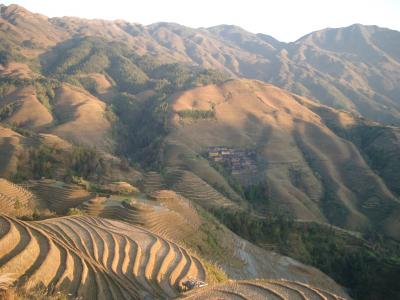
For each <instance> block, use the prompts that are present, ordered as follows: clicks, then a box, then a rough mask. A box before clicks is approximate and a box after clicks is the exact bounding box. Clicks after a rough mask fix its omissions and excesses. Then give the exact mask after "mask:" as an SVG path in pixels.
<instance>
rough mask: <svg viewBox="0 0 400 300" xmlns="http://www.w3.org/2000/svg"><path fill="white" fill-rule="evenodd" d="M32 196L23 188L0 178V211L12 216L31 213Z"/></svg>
mask: <svg viewBox="0 0 400 300" xmlns="http://www.w3.org/2000/svg"><path fill="white" fill-rule="evenodd" d="M34 203H35V197H34V195H33V194H32V193H31V192H29V191H28V190H26V189H24V188H23V187H21V186H19V185H17V184H15V183H12V182H10V181H8V180H6V179H3V178H0V211H1V212H2V213H6V214H9V215H12V216H23V215H27V214H31V213H32V207H33V206H34Z"/></svg>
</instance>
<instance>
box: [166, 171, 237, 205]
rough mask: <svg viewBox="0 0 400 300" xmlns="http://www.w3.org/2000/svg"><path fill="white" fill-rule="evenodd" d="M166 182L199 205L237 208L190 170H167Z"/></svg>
mask: <svg viewBox="0 0 400 300" xmlns="http://www.w3.org/2000/svg"><path fill="white" fill-rule="evenodd" d="M167 183H168V185H169V186H170V188H171V189H172V190H174V191H176V192H177V193H179V194H180V195H182V196H184V197H186V198H188V199H190V200H192V201H194V202H196V203H198V204H200V205H204V206H206V207H230V208H238V205H236V204H235V203H234V202H232V201H231V200H229V199H228V198H226V197H225V196H224V195H222V194H221V193H219V192H218V191H217V190H215V189H214V188H213V187H212V186H210V185H209V184H208V183H207V182H205V181H204V180H203V179H201V178H200V177H198V176H196V175H195V174H193V173H192V172H189V171H184V170H179V169H176V170H172V171H169V172H168V174H167Z"/></svg>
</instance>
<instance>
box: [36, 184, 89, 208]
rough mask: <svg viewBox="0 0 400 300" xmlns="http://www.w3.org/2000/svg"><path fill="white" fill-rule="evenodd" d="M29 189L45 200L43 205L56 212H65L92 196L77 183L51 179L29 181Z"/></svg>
mask: <svg viewBox="0 0 400 300" xmlns="http://www.w3.org/2000/svg"><path fill="white" fill-rule="evenodd" d="M29 189H30V190H32V191H33V192H34V193H35V194H36V195H37V196H38V197H39V198H40V199H41V200H43V201H44V202H45V203H44V205H45V207H47V208H49V209H50V210H52V211H55V212H56V213H58V214H65V213H66V212H67V211H68V209H70V208H72V207H76V206H79V205H80V204H82V203H83V202H84V201H86V200H88V199H90V198H92V197H93V195H92V194H91V193H89V192H88V191H86V190H85V189H84V188H82V187H80V186H78V185H75V184H66V183H63V182H60V181H55V180H51V179H43V180H39V181H31V182H30V184H29Z"/></svg>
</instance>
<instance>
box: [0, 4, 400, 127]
mask: <svg viewBox="0 0 400 300" xmlns="http://www.w3.org/2000/svg"><path fill="white" fill-rule="evenodd" d="M1 22H2V24H4V25H3V27H2V34H1V37H0V38H1V39H2V41H3V48H4V47H8V48H5V51H3V53H4V59H5V60H9V59H11V58H17V59H21V58H22V56H21V55H23V56H25V57H26V58H27V59H28V60H30V61H31V63H33V64H34V65H36V66H37V62H34V61H32V58H34V57H35V56H37V55H38V54H43V53H48V51H49V50H50V49H51V47H53V46H54V45H56V44H57V43H60V42H66V41H68V40H70V39H71V38H73V37H75V38H76V37H88V36H92V37H102V38H104V39H106V40H108V41H114V42H123V43H124V44H126V45H127V46H128V48H129V49H131V50H132V51H134V52H135V53H137V54H138V55H140V56H142V55H148V56H153V57H159V58H162V60H163V61H165V62H170V63H171V62H183V63H190V64H194V65H197V66H200V67H202V68H212V69H218V70H220V71H223V72H225V73H228V74H230V75H231V76H234V77H248V78H254V79H259V80H263V81H266V82H270V83H273V84H275V85H277V86H280V87H282V88H285V89H287V90H290V91H292V92H294V93H296V94H300V95H303V96H306V97H309V98H312V99H314V100H318V101H320V102H321V103H323V104H328V105H330V106H333V107H335V108H340V109H346V110H349V111H352V112H355V113H359V114H361V115H363V116H365V117H367V118H370V119H373V120H377V121H381V122H384V123H386V124H391V123H393V124H400V123H399V122H400V121H399V120H400V116H399V111H400V106H399V105H400V104H399V101H398V98H397V96H396V95H397V94H398V92H399V84H398V82H399V81H400V80H399V77H400V73H399V71H398V70H399V63H400V61H399V57H400V54H399V51H398V49H399V44H398V41H399V40H400V39H399V35H400V33H399V32H397V31H394V30H390V29H386V28H379V27H377V26H363V25H360V24H354V25H352V26H349V27H345V28H327V29H323V30H320V31H317V32H313V33H310V34H308V35H306V36H304V37H302V38H301V39H299V40H297V41H295V42H292V43H282V42H279V41H277V40H275V39H274V38H272V37H270V36H268V35H265V34H253V33H250V32H247V31H245V30H243V29H242V28H239V27H236V26H228V25H220V26H215V27H211V28H199V29H193V28H188V27H185V26H182V25H179V24H173V23H165V22H162V23H155V24H152V25H148V26H142V25H139V24H133V23H128V22H125V21H114V22H113V21H103V20H84V19H79V18H72V17H64V18H47V17H45V16H42V15H38V14H33V13H31V12H29V11H27V10H25V9H24V8H22V7H19V6H16V5H10V6H3V7H2V8H1ZM7 49H8V50H7ZM10 50H11V51H10ZM25 60H26V59H25Z"/></svg>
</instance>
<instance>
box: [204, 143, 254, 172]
mask: <svg viewBox="0 0 400 300" xmlns="http://www.w3.org/2000/svg"><path fill="white" fill-rule="evenodd" d="M208 158H209V160H211V161H214V162H219V163H224V164H226V165H228V166H229V167H230V169H231V170H232V175H244V174H247V175H248V174H252V173H256V172H257V165H256V152H255V150H249V149H246V150H245V149H234V148H230V147H226V146H211V147H208Z"/></svg>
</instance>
